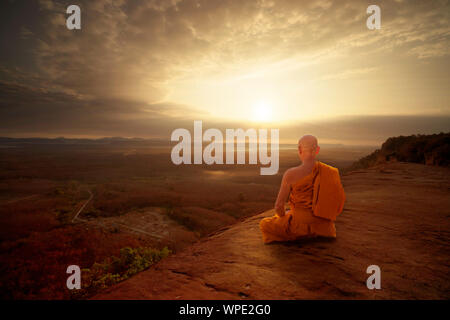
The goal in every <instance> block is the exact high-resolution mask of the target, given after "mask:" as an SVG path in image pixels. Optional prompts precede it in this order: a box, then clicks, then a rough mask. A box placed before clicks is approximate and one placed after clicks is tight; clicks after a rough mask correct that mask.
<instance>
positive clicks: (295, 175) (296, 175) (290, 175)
mask: <svg viewBox="0 0 450 320" xmlns="http://www.w3.org/2000/svg"><path fill="white" fill-rule="evenodd" d="M306 175H307V172H306V171H305V169H304V168H303V167H302V166H298V167H293V168H289V169H288V170H286V172H285V173H284V175H283V181H284V183H286V184H289V185H291V184H294V183H296V182H297V181H298V180H300V179H301V178H303V177H305V176H306Z"/></svg>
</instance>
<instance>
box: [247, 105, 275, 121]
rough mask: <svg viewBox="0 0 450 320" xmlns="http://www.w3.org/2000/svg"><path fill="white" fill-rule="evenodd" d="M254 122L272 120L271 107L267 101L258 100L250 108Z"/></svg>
mask: <svg viewBox="0 0 450 320" xmlns="http://www.w3.org/2000/svg"><path fill="white" fill-rule="evenodd" d="M251 120H253V121H256V122H267V121H270V120H272V108H271V105H270V104H269V103H268V102H267V101H258V102H256V103H255V104H254V105H253V108H252V119H251Z"/></svg>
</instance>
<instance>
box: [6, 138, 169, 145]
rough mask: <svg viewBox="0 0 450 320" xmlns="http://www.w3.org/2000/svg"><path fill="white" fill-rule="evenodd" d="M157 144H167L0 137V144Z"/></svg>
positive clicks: (110, 140) (117, 139) (127, 139)
mask: <svg viewBox="0 0 450 320" xmlns="http://www.w3.org/2000/svg"><path fill="white" fill-rule="evenodd" d="M124 143H139V144H149V143H150V144H158V145H167V144H168V143H167V141H163V140H161V139H143V138H123V137H105V138H98V139H87V138H64V137H57V138H9V137H0V145H16V144H124Z"/></svg>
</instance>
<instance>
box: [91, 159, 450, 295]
mask: <svg viewBox="0 0 450 320" xmlns="http://www.w3.org/2000/svg"><path fill="white" fill-rule="evenodd" d="M343 184H344V188H345V190H346V193H347V202H346V205H345V208H344V212H343V214H342V215H341V216H340V217H339V219H338V221H337V223H336V227H337V232H338V238H337V239H336V240H334V241H309V242H296V243H289V244H287V243H285V244H271V245H264V244H263V243H262V241H261V235H260V231H259V228H258V223H259V221H260V220H261V219H262V218H263V217H266V216H269V215H272V214H273V213H272V212H271V211H268V212H265V213H262V214H260V215H257V216H254V217H251V218H249V219H247V220H245V221H243V222H241V223H238V224H235V225H233V226H231V227H229V228H227V229H226V230H222V231H220V232H217V233H216V234H214V235H212V236H210V237H208V238H205V239H203V240H201V241H200V242H198V243H196V244H194V245H193V246H191V247H189V248H187V249H186V250H185V251H183V252H180V253H178V254H174V255H172V256H170V257H168V258H166V259H164V260H163V261H161V262H160V263H158V264H157V265H155V266H153V267H152V268H150V269H149V270H147V271H144V272H142V273H140V274H138V275H136V276H134V277H133V278H131V279H129V280H127V281H125V282H122V283H120V284H118V285H116V286H113V287H111V288H109V289H107V290H105V291H104V292H102V293H100V294H99V295H97V296H96V297H95V298H97V299H373V298H375V299H386V298H391V299H418V298H422V299H449V298H450V281H449V280H450V276H449V275H450V272H449V271H450V259H449V255H450V250H449V249H450V248H449V247H450V241H449V240H450V197H449V196H450V170H449V169H445V168H437V167H429V166H424V165H416V164H403V163H394V164H389V165H385V166H384V167H379V168H374V169H368V170H361V171H357V172H352V173H350V174H347V175H345V176H344V177H343ZM373 264H375V265H378V266H379V267H380V268H381V287H382V289H381V290H368V289H367V287H366V279H367V277H368V276H369V275H368V274H366V269H367V267H368V266H369V265H373Z"/></svg>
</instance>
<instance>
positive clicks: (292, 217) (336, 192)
mask: <svg viewBox="0 0 450 320" xmlns="http://www.w3.org/2000/svg"><path fill="white" fill-rule="evenodd" d="M319 151H320V147H319V145H318V142H317V138H316V137H314V136H312V135H305V136H303V137H302V138H301V139H300V140H299V141H298V155H299V157H300V160H301V162H302V163H301V165H299V166H297V167H293V168H290V169H288V170H287V171H286V172H285V173H284V175H283V179H282V181H281V186H280V190H279V192H278V197H277V200H276V202H275V215H274V216H273V217H268V218H264V219H263V220H261V222H260V229H261V232H262V236H263V241H264V243H270V242H273V241H292V240H297V239H301V238H310V237H317V236H322V237H331V238H335V237H336V228H335V225H334V221H335V220H336V217H337V216H338V215H339V214H340V213H341V212H342V209H343V206H344V201H345V193H344V189H343V187H342V184H341V181H340V177H339V171H338V169H336V168H333V167H331V166H329V165H326V164H324V163H322V162H319V161H317V160H316V156H317V154H318V153H319ZM286 201H288V202H289V210H288V211H286V208H285V204H286Z"/></svg>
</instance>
